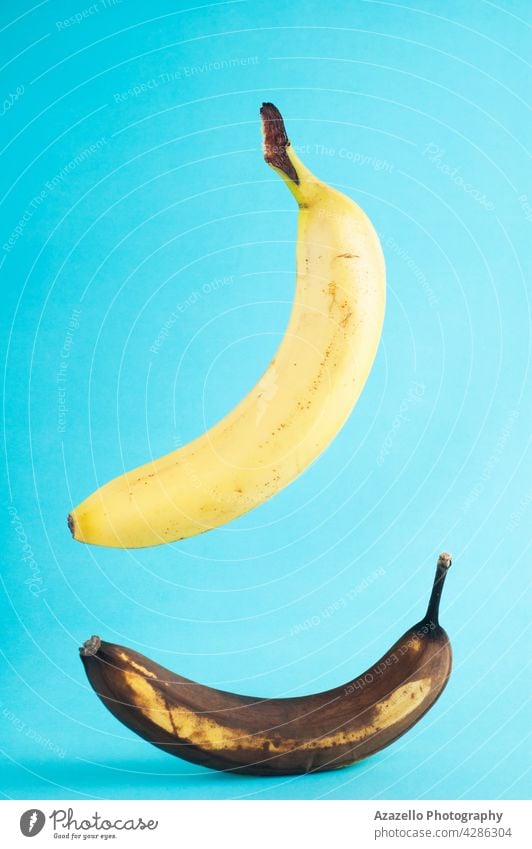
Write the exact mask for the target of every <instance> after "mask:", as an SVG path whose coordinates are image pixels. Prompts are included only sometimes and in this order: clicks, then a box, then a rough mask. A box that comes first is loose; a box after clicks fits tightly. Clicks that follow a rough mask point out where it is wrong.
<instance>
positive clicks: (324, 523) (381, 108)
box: [0, 0, 532, 799]
mask: <svg viewBox="0 0 532 849" xmlns="http://www.w3.org/2000/svg"><path fill="white" fill-rule="evenodd" d="M191 6H192V4H191V3H190V2H187V3H176V2H170V0H168V2H166V0H152V2H151V3H149V4H146V3H141V2H132V1H131V2H126V0H123V1H122V2H121V3H117V2H115V3H112V2H111V0H107V4H104V3H103V2H102V0H99V2H97V3H96V4H93V5H92V6H91V4H90V3H89V2H88V0H87V2H86V4H85V5H84V4H83V0H80V2H54V3H52V2H43V3H39V4H37V5H35V6H34V7H32V6H31V4H30V3H27V2H16V3H12V4H3V5H2V11H1V13H0V15H1V21H0V24H1V26H0V43H1V45H2V47H1V50H2V53H1V55H2V65H3V67H2V70H1V80H2V87H1V92H2V98H3V99H4V98H5V99H6V102H4V104H3V106H2V116H1V124H0V126H1V130H2V138H1V148H2V160H3V164H2V169H1V175H0V189H1V198H2V212H3V215H2V222H1V237H0V245H1V249H0V263H1V266H0V274H1V276H2V299H3V304H4V306H3V309H2V318H1V322H2V331H3V332H2V345H3V354H4V356H5V363H6V367H5V372H4V378H5V393H6V404H5V408H4V409H5V413H4V415H5V426H6V433H7V438H6V445H5V448H6V470H7V486H6V494H5V498H4V501H3V507H2V511H1V512H2V523H3V525H4V528H5V537H4V539H5V542H4V546H3V550H4V553H5V558H4V569H3V581H2V585H3V595H2V599H1V610H0V613H1V616H2V625H3V633H2V640H1V652H2V664H3V667H4V671H3V676H2V688H3V689H2V694H1V699H2V702H1V705H0V719H1V720H2V722H1V727H2V741H3V742H2V749H3V752H4V757H5V761H4V763H3V766H2V789H3V793H4V795H5V796H6V797H12V798H87V797H98V798H107V797H111V798H137V797H138V798H231V799H234V798H254V799H267V798H281V799H285V798H304V799H307V798H313V799H314V798H316V799H318V798H320V799H321V798H336V799H343V798H397V799H401V798H418V799H425V798H466V799H468V798H472V799H476V798H479V799H482V798H520V797H523V796H524V795H526V793H527V786H526V777H525V770H526V765H527V762H528V757H529V751H527V746H526V740H525V738H526V727H527V724H526V722H525V717H526V712H527V706H526V697H527V687H526V686H525V682H526V664H527V657H528V655H529V652H528V651H527V650H528V648H529V644H528V642H527V636H526V627H527V619H526V616H525V589H526V585H527V567H528V562H529V561H528V559H527V551H526V548H527V542H528V534H527V533H526V531H527V528H528V527H529V525H530V518H531V502H532V491H531V489H530V463H529V457H528V461H527V453H526V452H527V445H528V442H527V439H528V428H527V423H528V422H527V420H528V421H529V417H530V405H529V404H528V406H527V403H526V396H525V394H524V393H525V386H526V381H527V378H528V376H529V353H530V347H529V343H530V336H529V329H530V324H529V306H530V305H529V301H528V296H527V292H526V289H525V279H524V265H525V262H526V254H527V247H528V246H529V244H530V227H531V218H532V198H531V197H528V198H527V197H526V186H525V184H524V173H525V172H524V168H525V162H526V159H525V153H526V151H525V141H526V139H527V136H528V135H529V132H528V129H529V127H530V124H529V123H528V121H529V117H528V115H527V108H526V104H525V102H524V98H525V97H526V89H525V83H526V79H527V77H526V74H527V65H526V63H525V61H524V57H525V56H526V55H527V52H528V51H527V44H526V36H527V32H526V22H525V20H524V19H525V18H526V16H527V15H528V17H530V15H529V13H530V4H529V3H527V2H526V0H522V2H519V0H512V1H511V2H510V0H505V1H504V0H503V2H500V3H499V4H498V5H495V4H492V3H488V2H482V0H476V2H472V3H466V4H464V3H462V2H458V0H456V2H454V0H451V2H446V3H442V2H423V0H420V2H418V3H416V4H414V5H413V6H412V7H409V6H408V5H406V4H399V3H387V2H361V1H360V2H359V1H357V0H355V2H346V1H345V0H344V2H337V3H327V4H321V3H317V2H302V0H295V2H292V3H290V4H288V5H285V4H281V3H279V4H271V3H269V4H263V3H259V2H257V0H250V2H238V1H237V2H220V3H214V4H207V5H200V4H198V5H197V8H190V7H191ZM414 6H415V7H416V8H414ZM83 10H85V11H86V17H82V18H81V20H80V21H79V22H76V21H75V20H74V22H73V23H72V24H71V25H70V26H67V25H66V24H65V23H64V21H65V19H67V18H69V17H70V16H73V15H76V14H78V13H82V12H83ZM91 10H92V11H91ZM10 95H13V96H12V97H10ZM17 95H18V96H17ZM263 100H273V101H274V102H275V103H277V104H278V106H279V107H280V108H281V110H282V111H283V113H284V115H285V117H286V120H287V125H288V129H289V133H290V135H291V137H292V140H293V142H294V143H295V144H296V146H297V145H304V146H306V148H307V153H306V154H305V156H304V159H305V161H306V163H307V164H308V165H309V167H311V168H312V169H313V170H314V171H315V172H316V173H317V174H318V175H319V176H320V177H322V178H323V179H324V180H326V181H327V182H329V183H331V184H333V185H335V186H337V187H339V188H340V189H341V190H343V191H345V192H346V193H348V194H350V195H351V196H353V197H354V198H355V199H356V200H357V201H358V202H359V203H360V204H361V205H362V206H363V207H364V208H365V210H366V211H367V212H368V214H369V215H370V217H371V219H372V220H373V222H374V224H375V226H376V228H377V230H378V232H379V234H380V235H381V238H382V241H383V244H384V249H385V253H386V258H387V265H388V283H389V289H388V293H389V294H388V306H387V314H386V321H385V327H384V333H383V338H382V343H381V346H380V349H379V353H378V357H377V360H376V363H375V367H374V369H373V372H372V374H371V377H370V379H369V381H368V383H367V386H366V388H365V390H364V393H363V395H362V397H361V399H360V401H359V403H358V405H357V408H356V410H355V411H354V413H353V415H352V416H351V418H350V420H349V421H348V423H347V424H346V426H345V427H344V429H343V430H342V432H341V433H340V435H339V436H338V437H337V439H336V440H335V441H334V443H333V444H332V445H331V446H330V448H329V449H328V450H327V451H326V452H325V454H324V455H323V456H322V457H321V458H320V459H319V460H318V461H317V462H316V463H315V464H314V465H313V466H312V467H311V468H310V469H308V470H307V471H306V472H305V474H304V475H302V476H301V477H300V478H299V479H298V480H297V481H296V482H295V483H294V484H293V485H292V486H290V487H289V488H288V489H286V490H285V491H283V492H282V493H281V494H279V495H278V496H277V497H276V498H275V499H274V500H272V501H271V502H269V503H267V504H264V505H263V506H262V507H260V509H257V510H256V511H254V512H253V513H251V514H249V515H247V516H244V517H243V518H241V519H240V520H238V521H236V522H234V523H232V524H231V525H229V526H227V527H225V528H222V529H219V530H217V531H214V532H212V533H209V534H206V535H204V536H201V537H198V538H195V539H191V540H188V541H186V542H182V543H179V544H175V545H169V546H166V547H160V548H155V549H148V550H143V551H116V550H106V549H97V548H91V547H87V546H81V545H78V544H76V543H74V542H73V541H72V540H71V539H70V535H69V533H68V531H67V528H66V522H65V519H66V514H67V512H68V509H69V508H70V507H71V506H72V505H74V504H76V503H78V502H79V501H80V500H81V499H82V498H84V497H85V496H86V495H87V494H88V493H90V492H91V491H92V490H93V489H94V488H95V487H96V486H98V485H99V484H101V483H102V482H104V481H105V480H107V479H109V478H110V477H113V476H114V475H115V474H117V473H119V472H120V471H121V470H122V469H124V468H128V467H133V466H135V465H137V464H139V463H141V462H143V461H144V460H146V459H147V458H148V457H149V456H150V455H155V456H156V455H158V454H162V453H164V452H166V451H167V450H169V448H171V447H172V446H173V445H175V444H176V443H177V441H181V442H185V441H188V440H189V439H190V438H192V437H194V436H196V435H197V434H199V433H200V432H201V431H202V430H203V429H204V428H205V427H206V426H209V425H211V424H212V423H214V422H215V421H216V420H217V419H218V418H219V417H221V416H222V415H224V414H225V413H226V412H228V411H229V410H230V409H231V407H232V406H233V405H234V404H235V403H236V402H237V401H238V400H239V399H240V398H241V397H242V395H243V394H244V393H245V392H246V391H247V390H248V389H249V388H250V387H251V386H252V385H253V383H254V382H255V381H256V380H257V378H258V377H259V375H260V374H261V371H262V370H263V368H265V366H266V365H267V363H268V362H269V360H270V358H271V356H272V354H273V352H274V350H275V348H276V347H277V345H278V343H279V341H280V339H281V337H282V334H283V330H284V328H285V325H286V321H287V318H288V315H289V311H290V303H291V299H292V296H293V285H294V240H295V233H296V208H295V204H294V202H293V199H292V198H291V196H290V195H289V194H288V193H287V191H286V188H285V187H284V186H283V184H282V182H281V181H280V180H279V179H278V177H277V176H276V175H275V174H274V173H273V172H271V171H270V170H269V169H268V168H267V167H266V165H265V164H264V162H263V161H262V154H261V137H260V127H259V120H258V108H259V106H260V104H261V102H262V101H263ZM527 127H528V129H527ZM91 146H92V147H91ZM83 152H84V153H83ZM54 178H56V179H54ZM47 184H48V185H47ZM23 219H25V221H23V224H22V225H20V226H18V229H17V225H19V222H20V221H21V220H23ZM10 239H11V243H10V242H9V240H10ZM165 328H166V329H165ZM161 333H162V336H159V334H161ZM158 336H159V338H160V339H162V341H161V342H160V344H158V346H155V347H156V350H157V353H153V351H151V350H150V348H152V347H153V346H154V343H155V340H156V339H157V337H158ZM65 363H66V365H65ZM529 397H530V396H529ZM61 407H66V411H65V410H62V409H61ZM443 548H447V549H450V550H451V551H452V552H453V554H454V557H455V562H454V566H453V569H452V571H451V573H450V575H449V578H448V581H447V586H446V589H445V594H444V600H443V614H442V622H443V624H444V626H445V627H446V629H447V630H448V632H449V634H450V636H451V638H452V642H453V647H454V652H455V669H454V673H453V676H452V678H451V681H450V683H449V686H448V688H447V690H446V691H445V693H444V695H443V696H442V698H441V699H440V701H439V702H438V704H437V706H436V707H435V708H434V709H433V710H432V711H431V712H430V714H428V715H427V716H426V717H425V719H424V720H423V721H422V722H421V723H420V724H419V725H417V726H416V727H415V728H414V729H413V730H412V731H411V732H410V733H409V734H408V735H406V736H405V737H403V738H402V739H401V740H400V741H398V742H397V743H396V744H394V745H393V746H392V747H390V748H388V749H386V750H384V751H383V752H381V753H380V754H378V755H376V756H375V757H373V758H371V759H369V760H368V761H366V762H364V763H361V764H359V765H357V766H355V767H353V768H350V769H347V770H343V771H341V772H333V773H329V774H323V775H314V776H308V777H295V778H288V779H286V778H285V779H257V778H246V777H243V776H241V777H235V776H231V775H224V774H219V773H214V772H210V771H208V770H206V769H202V768H200V767H194V766H192V765H190V764H187V763H185V762H183V761H180V760H178V759H172V758H170V757H169V756H168V755H165V754H163V753H161V752H159V751H157V750H156V749H154V748H152V747H150V746H149V745H147V744H146V743H145V742H143V741H142V740H141V739H140V738H137V737H135V736H134V735H133V734H131V733H129V731H128V730H127V729H126V728H124V727H122V726H121V725H120V724H119V723H118V722H117V721H116V720H115V719H114V718H113V717H112V716H111V715H110V714H109V713H107V712H106V710H105V709H104V707H103V706H102V705H101V703H100V702H99V701H98V699H97V698H96V697H95V695H94V693H93V692H92V691H91V689H90V688H89V686H88V683H87V681H86V679H85V676H84V673H83V670H82V667H81V664H80V661H79V658H78V652H77V648H78V646H79V645H80V643H81V642H82V641H83V640H84V639H86V638H87V637H89V636H90V635H91V634H92V633H98V634H100V635H101V636H102V637H103V638H104V639H107V640H109V641H115V642H118V643H122V644H124V645H127V646H131V647H134V648H136V649H137V650H139V651H141V652H143V653H145V654H147V655H149V656H150V657H152V658H153V659H155V660H157V661H158V662H160V663H163V664H164V665H166V666H168V667H170V668H172V669H174V670H175V671H178V672H179V673H181V674H183V675H185V676H188V677H191V678H194V679H195V680H199V681H202V682H204V683H209V684H211V685H215V686H220V687H223V688H226V689H233V690H236V691H240V692H247V693H250V694H257V695H270V696H280V695H283V696H288V695H296V694H304V693H307V692H311V691H315V690H320V689H324V688H327V687H331V686H334V685H337V684H340V683H342V682H343V681H346V680H349V679H350V678H352V677H354V676H355V675H356V674H358V673H359V672H361V671H362V670H364V669H365V668H366V667H367V666H369V665H371V663H372V662H373V661H375V660H376V659H377V658H378V657H380V656H381V654H382V653H383V652H384V651H385V650H386V649H387V648H388V646H389V645H391V643H392V642H394V640H395V639H396V638H397V637H398V636H399V635H400V634H401V633H402V632H403V631H404V630H406V628H407V627H409V626H410V625H412V624H413V623H414V622H415V621H417V620H418V619H419V618H420V616H421V615H422V613H423V611H424V609H425V605H426V601H427V597H428V593H429V590H430V584H431V582H432V577H433V570H434V564H435V559H436V557H437V555H438V552H439V551H440V550H441V549H443Z"/></svg>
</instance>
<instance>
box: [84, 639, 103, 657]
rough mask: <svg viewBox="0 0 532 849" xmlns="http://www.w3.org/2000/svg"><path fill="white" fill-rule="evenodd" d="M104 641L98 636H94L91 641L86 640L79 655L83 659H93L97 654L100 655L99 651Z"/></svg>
mask: <svg viewBox="0 0 532 849" xmlns="http://www.w3.org/2000/svg"><path fill="white" fill-rule="evenodd" d="M101 644H102V641H101V640H100V638H99V637H97V636H96V634H93V635H92V637H91V638H90V639H89V640H85V642H84V643H83V645H82V646H81V648H80V650H79V653H80V655H81V656H82V657H93V656H94V655H95V654H98V649H99V648H100V646H101Z"/></svg>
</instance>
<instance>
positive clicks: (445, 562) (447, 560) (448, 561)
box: [438, 551, 453, 569]
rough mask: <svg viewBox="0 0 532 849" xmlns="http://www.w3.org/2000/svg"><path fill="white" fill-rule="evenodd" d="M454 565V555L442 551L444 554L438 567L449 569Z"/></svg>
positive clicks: (439, 559) (439, 560)
mask: <svg viewBox="0 0 532 849" xmlns="http://www.w3.org/2000/svg"><path fill="white" fill-rule="evenodd" d="M452 563H453V558H452V555H451V554H449V552H448V551H442V553H441V554H440V556H439V557H438V566H441V567H442V568H443V569H449V568H450V567H451V566H452Z"/></svg>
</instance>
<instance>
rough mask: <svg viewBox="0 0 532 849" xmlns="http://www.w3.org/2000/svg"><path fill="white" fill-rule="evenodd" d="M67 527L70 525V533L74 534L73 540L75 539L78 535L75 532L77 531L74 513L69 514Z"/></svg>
mask: <svg viewBox="0 0 532 849" xmlns="http://www.w3.org/2000/svg"><path fill="white" fill-rule="evenodd" d="M67 525H68V530H69V531H70V533H71V534H72V536H73V538H74V539H75V536H76V533H75V531H76V525H75V522H74V517H73V515H72V513H69V514H68V516H67Z"/></svg>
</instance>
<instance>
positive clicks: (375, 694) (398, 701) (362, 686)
mask: <svg viewBox="0 0 532 849" xmlns="http://www.w3.org/2000/svg"><path fill="white" fill-rule="evenodd" d="M450 565H451V557H450V555H449V554H445V553H444V554H441V555H440V557H439V560H438V566H437V569H436V576H435V579H434V585H433V589H432V594H431V597H430V601H429V605H428V608H427V613H426V615H425V617H424V619H422V620H421V622H418V623H417V624H416V625H414V626H413V627H412V628H410V629H409V630H408V631H407V632H406V633H405V634H403V636H402V637H400V638H399V640H398V641H397V642H396V643H394V645H393V646H392V647H391V649H390V650H389V651H388V652H387V653H386V654H385V655H384V656H383V657H382V658H381V659H380V660H379V661H378V662H377V663H376V664H375V665H374V666H372V667H371V668H370V669H368V670H367V671H366V672H364V673H363V674H362V675H359V676H358V678H354V679H353V680H352V681H350V682H348V683H347V684H344V685H343V686H341V687H336V688H335V689H333V690H327V691H326V692H323V693H317V694H315V695H311V696H301V697H297V698H289V699H260V698H253V697H250V696H239V695H236V694H235V693H227V692H224V691H222V690H215V689H213V688H211V687H204V686H202V685H201V684H196V683H194V682H193V681H189V680H188V679H187V678H182V677H181V676H180V675H175V674H174V673H173V672H170V671H168V670H167V669H165V668H164V667H162V666H159V665H158V664H157V663H154V662H153V661H152V660H149V658H147V657H144V656H143V655H141V654H139V653H138V652H136V651H133V650H132V649H128V648H124V647H123V646H117V645H113V644H112V643H105V642H103V641H102V640H100V638H99V637H91V639H90V640H87V642H86V643H84V645H83V646H82V648H81V649H80V654H81V659H82V661H83V665H84V667H85V671H86V673H87V676H88V679H89V681H90V683H91V685H92V687H93V688H94V690H95V691H96V693H97V694H98V696H99V697H100V698H101V700H102V701H103V703H104V705H105V706H106V707H107V708H108V709H109V710H110V711H111V713H112V714H114V715H115V716H116V717H117V719H119V720H120V721H121V722H123V723H124V725H126V726H127V727H128V728H130V729H131V730H132V731H135V732H136V733H137V734H139V735H140V736H141V737H144V739H145V740H148V742H150V743H153V745H155V746H158V747H159V748H160V749H163V750H164V751H165V752H169V753H170V754H172V755H178V756H179V757H181V758H185V760H188V761H192V762H193V763H198V764H202V765H203V766H209V767H212V768H214V769H220V770H229V771H238V772H245V773H255V774H257V775H282V774H285V775H286V774H294V773H305V772H317V771H321V770H328V769H336V768H337V767H341V766H347V765H349V764H353V763H355V762H356V761H360V760H362V759H363V758H367V757H368V756H369V755H372V754H374V753H375V752H378V751H379V750H380V749H383V748H384V747H385V746H388V745H389V744H390V743H393V742H394V741H395V740H397V738H398V737H400V736H401V735H402V734H404V733H405V732H406V731H408V730H409V729H410V728H412V726H413V725H415V723H416V722H417V721H418V720H419V719H421V717H422V716H424V714H425V713H426V712H427V711H428V710H429V709H430V708H431V707H432V705H433V704H434V702H435V701H436V699H437V698H438V697H439V696H440V694H441V692H442V691H443V689H444V687H445V685H446V683H447V680H448V678H449V675H450V672H451V657H452V655H451V645H450V643H449V639H448V637H447V634H446V633H445V631H444V630H443V628H441V627H440V625H439V623H438V608H439V603H440V595H441V591H442V587H443V582H444V580H445V576H446V574H447V570H448V568H449V566H450Z"/></svg>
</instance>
